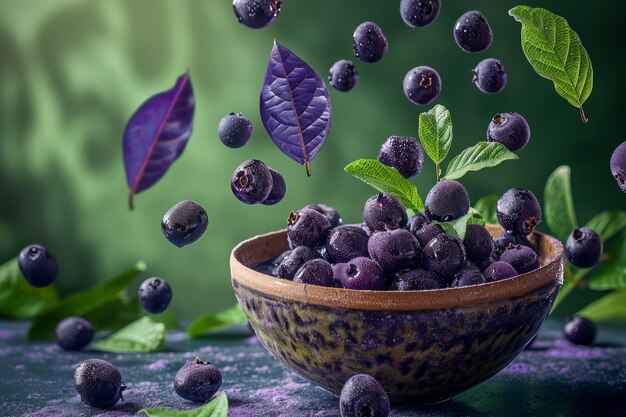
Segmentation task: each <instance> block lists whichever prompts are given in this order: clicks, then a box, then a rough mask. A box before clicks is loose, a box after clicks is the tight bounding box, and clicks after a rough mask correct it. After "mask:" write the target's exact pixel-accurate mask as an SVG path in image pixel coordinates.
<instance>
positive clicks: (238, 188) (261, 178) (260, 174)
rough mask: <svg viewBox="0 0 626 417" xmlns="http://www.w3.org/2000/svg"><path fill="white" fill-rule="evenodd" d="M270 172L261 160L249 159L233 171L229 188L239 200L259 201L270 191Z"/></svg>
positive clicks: (244, 201)
mask: <svg viewBox="0 0 626 417" xmlns="http://www.w3.org/2000/svg"><path fill="white" fill-rule="evenodd" d="M272 187H273V182H272V172H271V171H270V169H269V168H268V167H267V165H265V164H264V163H263V162H261V161H258V160H256V159H250V160H248V161H245V162H243V163H242V164H241V165H239V166H238V167H237V168H236V169H235V171H234V172H233V176H232V177H231V180H230V188H231V190H232V191H233V194H234V195H235V197H237V198H238V199H239V201H241V202H243V203H246V204H257V203H261V202H262V201H264V200H265V199H267V197H269V195H270V193H271V192H272Z"/></svg>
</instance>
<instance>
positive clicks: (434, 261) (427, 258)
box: [424, 234, 465, 278]
mask: <svg viewBox="0 0 626 417" xmlns="http://www.w3.org/2000/svg"><path fill="white" fill-rule="evenodd" d="M464 264H465V249H464V248H463V244H462V243H461V241H460V240H459V239H457V238H455V237H452V236H448V235H445V234H443V235H439V236H437V237H435V238H434V239H432V240H431V241H430V242H429V243H428V244H427V245H426V247H425V248H424V267H425V268H426V269H428V270H429V271H433V272H436V273H438V274H439V275H441V276H443V277H445V278H450V277H452V276H453V275H454V274H455V273H456V272H457V271H459V270H460V269H461V268H462V267H463V265H464Z"/></svg>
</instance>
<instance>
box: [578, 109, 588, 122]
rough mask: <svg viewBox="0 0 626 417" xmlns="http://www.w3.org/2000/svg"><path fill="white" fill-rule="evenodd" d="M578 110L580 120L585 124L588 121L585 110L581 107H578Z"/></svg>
mask: <svg viewBox="0 0 626 417" xmlns="http://www.w3.org/2000/svg"><path fill="white" fill-rule="evenodd" d="M578 110H579V111H580V118H581V119H582V121H583V123H587V122H588V121H589V119H587V116H586V115H585V109H583V106H580V107H579V108H578Z"/></svg>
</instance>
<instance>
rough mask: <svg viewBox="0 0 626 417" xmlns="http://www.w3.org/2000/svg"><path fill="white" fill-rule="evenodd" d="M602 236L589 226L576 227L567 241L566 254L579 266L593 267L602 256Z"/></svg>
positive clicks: (569, 259)
mask: <svg viewBox="0 0 626 417" xmlns="http://www.w3.org/2000/svg"><path fill="white" fill-rule="evenodd" d="M602 246H603V245H602V238H601V237H600V236H599V235H598V234H597V233H596V232H595V230H593V229H590V228H588V227H581V228H579V229H574V231H572V233H570V235H569V237H568V238H567V242H566V243H565V256H567V260H568V261H570V262H571V263H572V265H574V266H575V267H577V268H593V267H594V266H596V265H597V264H598V262H600V257H601V256H602Z"/></svg>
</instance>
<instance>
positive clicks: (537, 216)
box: [496, 188, 541, 236]
mask: <svg viewBox="0 0 626 417" xmlns="http://www.w3.org/2000/svg"><path fill="white" fill-rule="evenodd" d="M496 216H497V218H498V222H500V225H502V227H504V230H506V231H507V232H509V233H511V234H513V235H524V236H526V235H529V234H531V233H532V232H533V231H534V230H535V227H536V226H537V225H538V224H539V223H541V206H540V205H539V201H538V200H537V197H535V195H534V194H533V193H532V191H529V190H524V189H522V188H512V189H510V190H508V191H506V192H505V193H504V194H502V196H501V197H500V198H499V199H498V202H497V203H496Z"/></svg>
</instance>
